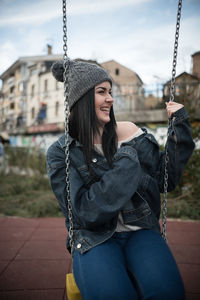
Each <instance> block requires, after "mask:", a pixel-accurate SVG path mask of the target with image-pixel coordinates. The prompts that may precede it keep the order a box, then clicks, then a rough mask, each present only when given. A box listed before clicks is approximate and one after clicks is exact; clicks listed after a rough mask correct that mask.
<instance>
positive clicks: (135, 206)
mask: <svg viewBox="0 0 200 300" xmlns="http://www.w3.org/2000/svg"><path fill="white" fill-rule="evenodd" d="M150 214H151V209H150V207H149V204H148V203H147V201H146V200H145V199H144V197H143V196H142V195H141V194H140V193H139V192H136V193H135V194H134V195H133V197H132V198H131V200H130V201H129V202H128V203H127V204H126V206H125V207H124V209H123V211H122V217H123V221H124V224H129V225H130V224H131V225H136V224H135V222H138V221H140V220H142V219H144V218H145V217H147V216H149V215H150Z"/></svg>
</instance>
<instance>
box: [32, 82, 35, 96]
mask: <svg viewBox="0 0 200 300" xmlns="http://www.w3.org/2000/svg"><path fill="white" fill-rule="evenodd" d="M34 95H35V85H34V84H32V86H31V97H33V96H34Z"/></svg>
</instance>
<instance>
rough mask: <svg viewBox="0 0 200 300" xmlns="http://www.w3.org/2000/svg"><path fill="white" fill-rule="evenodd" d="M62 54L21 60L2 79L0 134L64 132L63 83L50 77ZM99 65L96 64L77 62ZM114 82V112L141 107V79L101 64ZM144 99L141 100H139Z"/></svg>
mask: <svg viewBox="0 0 200 300" xmlns="http://www.w3.org/2000/svg"><path fill="white" fill-rule="evenodd" d="M60 59H62V55H52V52H51V48H49V47H48V54H47V55H42V56H30V57H20V58H19V59H18V60H17V61H16V62H15V63H13V64H12V65H11V66H10V67H9V68H8V69H7V70H6V71H5V72H4V73H3V74H2V75H1V76H0V79H1V80H2V81H3V85H2V90H1V93H0V131H6V132H8V133H10V134H11V135H12V134H20V133H21V134H27V133H28V134H36V133H45V132H59V131H63V130H64V90H63V83H61V82H57V81H56V80H55V79H54V77H53V76H52V74H51V65H52V64H53V62H55V61H57V60H60ZM77 60H78V61H86V62H89V63H96V64H98V63H97V62H96V61H91V60H83V59H77ZM101 66H102V67H104V68H105V69H106V70H108V72H109V73H110V75H111V77H112V79H113V87H112V90H113V97H114V99H115V104H114V109H115V113H120V112H122V111H129V112H130V111H132V110H136V109H138V107H139V104H138V96H139V95H140V96H141V95H143V83H142V80H141V79H140V78H139V76H138V75H137V74H136V73H135V72H133V71H131V70H129V69H128V68H126V67H124V66H122V65H120V64H118V63H117V62H115V61H110V62H105V63H102V64H101ZM140 99H141V97H140Z"/></svg>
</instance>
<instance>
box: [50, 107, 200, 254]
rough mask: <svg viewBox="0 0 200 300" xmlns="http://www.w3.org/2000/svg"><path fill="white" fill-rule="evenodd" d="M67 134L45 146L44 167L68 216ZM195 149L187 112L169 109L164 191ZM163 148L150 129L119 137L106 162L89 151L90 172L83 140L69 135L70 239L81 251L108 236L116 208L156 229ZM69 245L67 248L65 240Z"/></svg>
mask: <svg viewBox="0 0 200 300" xmlns="http://www.w3.org/2000/svg"><path fill="white" fill-rule="evenodd" d="M65 147H66V146H65V136H64V135H62V136H61V137H60V138H59V139H58V141H56V142H55V143H53V144H52V145H51V146H50V147H49V149H48V151H47V172H48V176H49V179H50V184H51V187H52V190H53V192H54V194H55V196H56V198H57V200H58V202H59V205H60V208H61V210H62V212H63V214H64V215H65V217H66V226H67V228H68V229H69V220H68V212H67V207H66V182H65V176H66V166H65ZM193 149H194V142H193V140H192V137H191V131H190V125H189V120H188V116H187V114H186V111H185V109H184V108H181V109H180V110H178V111H177V112H176V113H174V114H173V115H172V126H171V128H170V131H169V136H168V154H169V162H168V176H169V177H168V191H172V190H173V189H174V188H175V187H176V185H177V184H178V182H179V180H180V178H181V175H182V172H183V168H184V166H185V164H186V163H187V161H188V159H189V158H190V156H191V154H192V152H193ZM164 168H165V151H160V149H159V145H158V143H157V141H156V139H155V138H154V136H153V135H152V134H149V133H148V132H147V131H146V129H143V134H142V135H140V136H138V137H136V138H134V139H133V140H132V141H130V142H126V143H123V144H122V145H121V147H120V148H119V149H118V150H117V152H116V153H115V155H114V159H113V166H112V167H110V166H109V165H108V163H107V161H106V159H105V157H103V156H102V155H101V154H99V153H97V152H96V151H93V159H92V169H93V171H94V175H93V176H91V175H90V174H89V171H88V168H87V166H86V163H85V160H84V156H83V152H82V145H81V144H80V143H79V142H77V141H76V140H74V139H72V138H71V137H70V198H71V202H72V209H73V225H74V244H75V249H76V250H78V251H79V252H80V253H84V252H86V251H88V250H89V249H90V248H92V247H94V246H96V245H98V244H100V243H102V242H104V241H106V240H107V239H108V238H110V237H111V236H112V235H113V233H114V232H115V229H116V226H117V221H118V216H119V212H121V213H122V217H123V221H124V223H125V224H128V225H135V226H139V227H141V228H145V229H152V230H155V231H157V232H160V226H159V216H160V207H161V205H160V193H163V189H164ZM67 248H68V250H69V251H70V246H69V240H67Z"/></svg>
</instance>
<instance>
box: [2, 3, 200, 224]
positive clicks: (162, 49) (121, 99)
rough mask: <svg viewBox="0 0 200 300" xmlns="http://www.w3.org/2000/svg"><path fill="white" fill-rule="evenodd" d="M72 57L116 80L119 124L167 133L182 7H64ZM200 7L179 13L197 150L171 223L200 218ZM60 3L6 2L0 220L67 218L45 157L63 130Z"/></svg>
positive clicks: (174, 198)
mask: <svg viewBox="0 0 200 300" xmlns="http://www.w3.org/2000/svg"><path fill="white" fill-rule="evenodd" d="M67 2H68V3H67V31H68V56H69V57H70V58H71V59H77V60H83V61H88V62H92V63H96V64H99V65H101V66H102V67H104V68H105V69H106V70H107V71H108V72H109V73H110V75H111V77H112V78H113V97H114V99H115V103H114V110H115V114H116V118H117V120H129V121H132V122H134V123H136V124H137V125H138V126H140V127H146V128H147V129H148V131H150V132H152V133H153V134H154V135H155V137H156V138H157V140H158V142H159V144H160V147H161V149H163V148H164V144H165V141H166V135H167V114H166V111H165V102H166V101H168V100H169V87H170V79H171V72H172V59H173V47H174V36H175V25H176V15H177V2H178V1H175V0H169V1H164V0H161V1H159V0H109V1H107V0H101V1H99V0H98V1H92V0H74V1H67ZM199 15H200V1H199V0H184V1H183V7H182V17H181V27H180V37H179V49H178V62H177V72H176V85H175V101H177V102H181V103H183V104H184V105H185V106H186V109H187V112H188V114H189V116H190V121H191V126H192V134H193V138H194V140H195V143H196V149H195V151H194V153H193V156H192V158H191V160H190V161H189V163H188V165H187V167H186V168H185V171H184V174H183V177H182V180H181V182H180V184H179V186H178V187H177V189H176V190H175V191H174V192H172V193H170V194H169V202H168V217H176V218H184V219H199V218H200V204H199V203H200V201H199V197H200V196H199V195H200V187H199V174H200V39H199V28H200V18H199ZM62 36H63V27H62V1H53V0H35V1H34V2H33V1H30V2H29V1H25V0H18V1H13V0H0V214H1V215H11V216H13V215H14V216H23V217H31V216H34V217H42V216H61V212H60V210H59V208H58V205H57V201H56V199H55V197H54V195H53V193H52V191H51V189H50V186H49V183H48V178H47V175H46V162H45V153H46V150H47V148H48V147H49V145H50V144H51V143H52V142H54V141H55V140H56V139H57V138H58V137H59V136H60V135H62V134H63V132H64V97H63V84H62V83H58V82H56V81H55V79H54V78H53V77H52V75H51V72H50V68H51V65H52V63H53V62H54V61H56V60H58V59H62V57H63V37H62Z"/></svg>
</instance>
